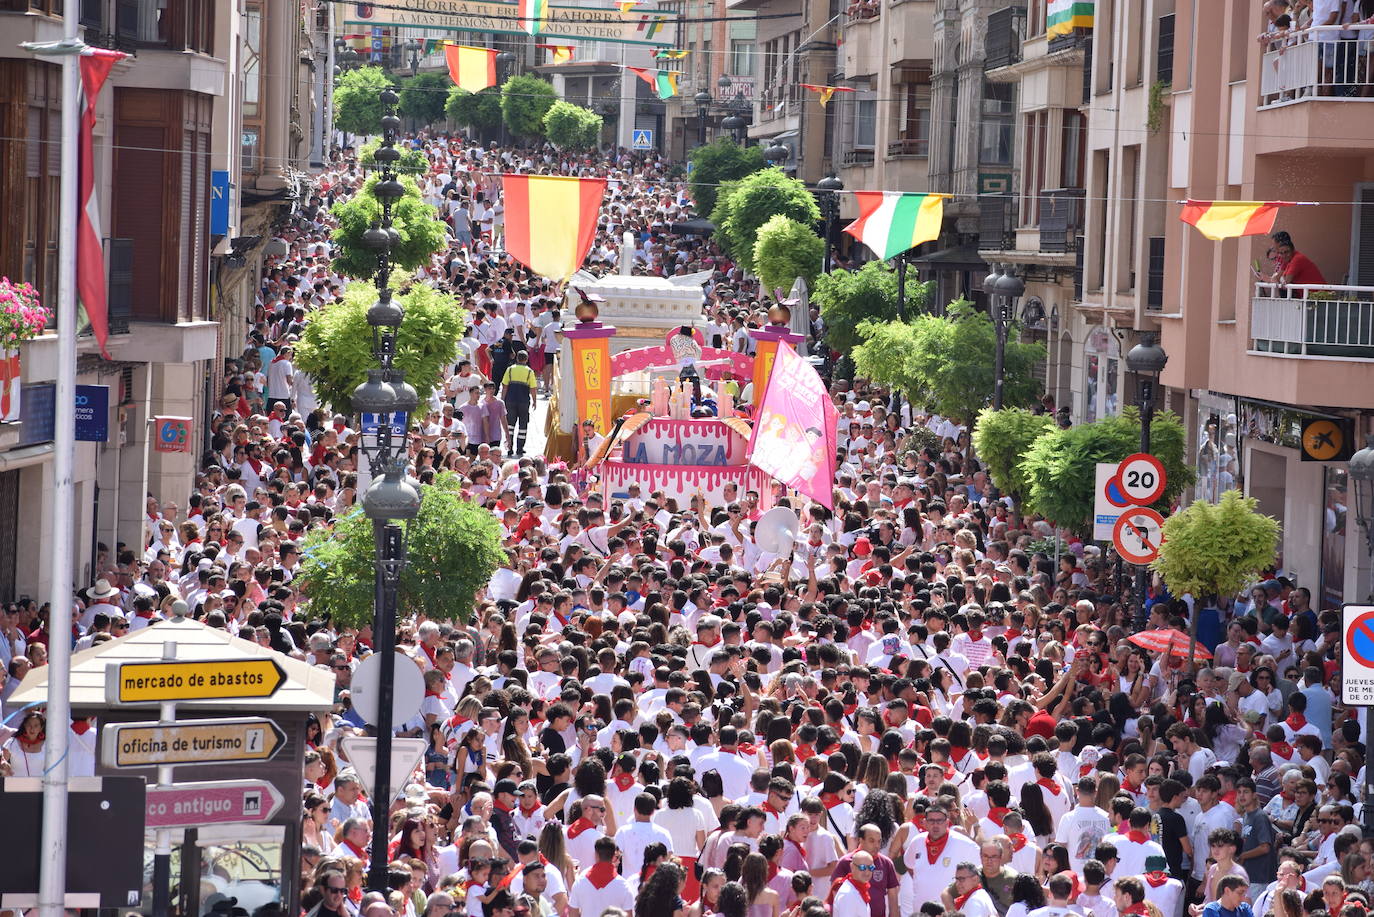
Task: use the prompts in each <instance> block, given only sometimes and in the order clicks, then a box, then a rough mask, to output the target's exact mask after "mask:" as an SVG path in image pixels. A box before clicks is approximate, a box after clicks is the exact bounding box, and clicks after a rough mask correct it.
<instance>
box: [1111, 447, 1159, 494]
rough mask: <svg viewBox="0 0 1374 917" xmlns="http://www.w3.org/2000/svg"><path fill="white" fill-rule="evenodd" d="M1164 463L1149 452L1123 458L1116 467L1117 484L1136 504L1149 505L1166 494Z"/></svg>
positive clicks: (1122, 492)
mask: <svg viewBox="0 0 1374 917" xmlns="http://www.w3.org/2000/svg"><path fill="white" fill-rule="evenodd" d="M1164 483H1165V474H1164V463H1163V462H1161V461H1160V460H1159V459H1157V458H1155V457H1154V456H1153V455H1150V454H1149V453H1148V452H1137V453H1136V454H1135V455H1128V456H1127V457H1126V458H1124V459H1122V461H1121V464H1120V465H1118V466H1117V467H1116V485H1117V487H1119V488H1120V490H1121V494H1122V495H1123V496H1124V497H1125V498H1126V500H1127V501H1128V502H1130V503H1133V504H1135V505H1136V506H1149V505H1150V504H1151V503H1154V502H1155V501H1156V500H1158V499H1159V498H1160V497H1161V496H1163V495H1164Z"/></svg>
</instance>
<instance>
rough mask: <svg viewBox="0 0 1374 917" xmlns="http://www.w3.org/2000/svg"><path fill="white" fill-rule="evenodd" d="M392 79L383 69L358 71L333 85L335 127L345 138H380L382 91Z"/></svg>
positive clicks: (346, 73)
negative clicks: (356, 135) (368, 136)
mask: <svg viewBox="0 0 1374 917" xmlns="http://www.w3.org/2000/svg"><path fill="white" fill-rule="evenodd" d="M390 88H391V77H389V76H387V75H386V73H385V72H383V71H382V68H381V67H359V68H358V69H357V70H345V71H344V72H343V73H341V74H339V80H338V82H337V83H335V84H334V126H335V127H337V128H338V129H339V130H341V131H343V132H344V133H346V134H363V135H368V134H379V133H381V130H382V100H381V93H382V90H383V89H390Z"/></svg>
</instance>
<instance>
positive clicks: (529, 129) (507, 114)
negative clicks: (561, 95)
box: [501, 73, 558, 137]
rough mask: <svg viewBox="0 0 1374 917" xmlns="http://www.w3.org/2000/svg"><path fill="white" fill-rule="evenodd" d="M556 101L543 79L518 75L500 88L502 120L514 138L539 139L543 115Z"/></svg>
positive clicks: (552, 90) (541, 132)
mask: <svg viewBox="0 0 1374 917" xmlns="http://www.w3.org/2000/svg"><path fill="white" fill-rule="evenodd" d="M557 101H558V93H556V92H554V89H553V86H552V85H551V84H550V83H549V82H547V81H546V80H541V79H540V78H539V77H537V76H529V75H528V74H523V73H522V74H519V75H517V76H513V77H511V78H510V79H508V80H506V82H505V83H503V84H502V85H501V117H502V119H503V120H504V121H505V122H506V129H507V130H509V131H510V132H511V133H512V134H514V135H515V136H517V137H542V136H543V135H544V115H545V114H547V113H548V111H549V109H550V108H552V107H553V103H554V102H557Z"/></svg>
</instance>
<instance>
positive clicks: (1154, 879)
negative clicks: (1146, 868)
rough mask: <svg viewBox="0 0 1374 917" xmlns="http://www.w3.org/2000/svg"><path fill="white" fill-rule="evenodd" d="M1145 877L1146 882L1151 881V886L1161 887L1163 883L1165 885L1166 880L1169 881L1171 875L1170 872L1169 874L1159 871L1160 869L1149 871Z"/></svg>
mask: <svg viewBox="0 0 1374 917" xmlns="http://www.w3.org/2000/svg"><path fill="white" fill-rule="evenodd" d="M1143 878H1144V879H1145V881H1146V882H1149V883H1150V887H1151V888H1159V887H1160V886H1161V885H1163V884H1164V883H1165V882H1168V881H1169V876H1168V874H1167V873H1163V872H1159V871H1158V870H1156V871H1155V872H1147V873H1145V875H1144V877H1143Z"/></svg>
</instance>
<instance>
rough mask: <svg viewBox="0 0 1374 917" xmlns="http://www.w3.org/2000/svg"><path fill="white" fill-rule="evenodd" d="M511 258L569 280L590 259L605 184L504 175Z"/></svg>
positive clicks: (592, 180) (557, 278)
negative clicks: (584, 261)
mask: <svg viewBox="0 0 1374 917" xmlns="http://www.w3.org/2000/svg"><path fill="white" fill-rule="evenodd" d="M501 188H502V196H503V197H504V199H505V202H506V253H507V254H509V255H510V256H511V257H512V258H514V259H515V260H516V261H519V262H520V263H521V264H523V265H525V266H526V267H528V268H529V269H530V270H532V271H534V272H535V273H536V274H539V275H540V276H541V277H546V278H548V279H549V280H555V281H562V280H567V279H568V278H569V277H571V276H572V275H573V272H574V271H576V270H577V269H578V268H579V267H581V266H582V259H584V258H586V257H587V250H588V249H589V248H591V246H592V240H593V239H594V238H595V237H596V220H597V217H598V216H599V215H600V213H601V200H602V198H604V197H605V195H606V179H604V178H574V177H570V176H563V175H503V176H502V177H501Z"/></svg>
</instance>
